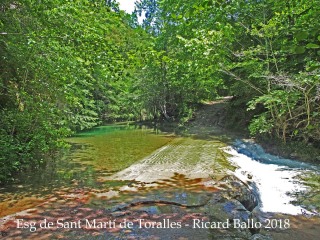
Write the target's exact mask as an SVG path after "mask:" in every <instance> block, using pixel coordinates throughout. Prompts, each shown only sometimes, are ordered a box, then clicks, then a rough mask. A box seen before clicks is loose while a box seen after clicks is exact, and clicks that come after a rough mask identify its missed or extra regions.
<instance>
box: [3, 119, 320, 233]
mask: <svg viewBox="0 0 320 240" xmlns="http://www.w3.org/2000/svg"><path fill="white" fill-rule="evenodd" d="M67 141H68V142H69V143H70V144H71V148H70V149H68V150H66V151H65V153H64V155H63V156H62V157H59V158H58V159H56V160H55V161H48V163H47V165H46V167H45V168H43V169H41V171H39V172H36V173H35V172H31V173H25V174H24V175H23V176H22V175H21V176H20V179H18V180H17V181H16V183H14V184H12V185H10V186H6V187H3V188H1V191H0V199H1V204H0V217H1V220H0V221H1V227H0V231H1V234H2V236H3V238H6V239H32V238H36V239H41V238H42V239H177V237H180V238H181V239H219V238H220V239H234V237H239V239H249V238H250V237H251V238H252V236H254V234H256V233H255V232H252V231H242V230H241V231H240V230H239V231H238V229H236V230H237V231H235V230H234V231H232V232H231V233H228V231H224V229H216V231H213V230H212V229H208V228H205V227H203V226H202V227H199V228H198V227H191V226H192V224H194V223H193V222H192V221H193V219H198V220H199V221H200V220H201V221H202V220H203V221H209V220H210V219H212V218H215V217H216V216H215V214H218V212H219V211H220V210H219V209H218V210H217V209H215V208H212V207H211V206H210V204H211V205H216V206H218V205H219V204H221V203H223V204H226V206H227V205H228V206H229V205H230V203H234V200H233V199H232V197H230V196H231V195H232V194H231V195H230V194H229V192H230V191H233V192H235V191H236V190H235V187H234V185H235V183H236V182H238V183H239V184H241V185H243V186H247V187H248V189H250V191H251V193H252V195H253V196H254V198H256V201H257V203H256V204H257V207H256V208H255V210H254V211H255V212H256V213H258V215H259V216H257V215H255V218H257V217H259V218H260V219H266V218H270V216H272V217H273V218H275V217H277V218H279V219H283V218H286V217H287V218H288V216H289V218H290V219H291V221H293V222H299V221H298V220H297V219H304V218H305V219H304V221H305V222H306V223H308V224H309V225H308V226H307V227H303V226H298V227H297V228H298V229H299V231H298V232H299V233H300V232H301V231H302V233H301V234H308V231H311V230H308V227H310V228H312V226H319V225H316V224H319V221H318V219H319V214H318V211H319V194H318V193H317V191H318V186H319V185H317V184H318V183H317V179H318V178H317V176H319V168H318V166H315V165H311V164H304V163H300V162H297V161H292V160H288V159H282V158H279V157H276V156H272V155H269V154H267V153H265V152H264V151H263V149H262V148H261V147H260V146H258V145H256V144H254V143H251V142H248V141H242V140H235V139H232V138H226V137H225V136H219V135H211V136H206V137H202V136H199V135H196V134H193V135H188V136H185V137H178V136H176V135H174V134H172V133H166V132H160V131H159V130H157V129H149V128H146V127H142V126H131V125H121V124H118V125H109V126H103V127H98V128H95V129H93V130H91V131H87V132H82V133H79V134H78V135H76V136H74V137H72V138H69V139H67ZM230 176H236V177H237V179H240V180H239V181H238V180H225V179H227V178H229V177H230ZM231 179H232V177H231ZM230 189H231V190H230ZM240 195H241V194H240ZM303 196H308V198H307V200H305V199H303ZM217 199H218V200H217ZM219 199H220V200H219ZM221 199H223V201H222V200H221ZM239 201H240V200H239ZM240 202H241V201H240ZM236 204H238V203H236ZM239 206H240V207H241V204H240V203H239ZM239 206H237V208H239ZM212 209H214V210H212ZM212 211H214V212H215V213H213V215H210V214H209V215H208V212H212ZM244 211H245V212H247V213H248V214H249V215H250V216H253V215H252V214H253V211H252V209H250V211H249V210H248V207H247V209H244ZM238 212H239V211H238V210H237V213H236V216H238V215H237V214H238ZM219 214H220V215H224V213H223V212H222V213H219ZM233 214H234V213H233ZM270 214H271V215H270ZM232 216H233V215H232ZM240 217H241V216H240ZM18 219H20V220H18ZM92 221H97V223H96V225H94V224H93V222H92ZM123 221H127V222H132V227H129V226H125V227H124V226H122V227H121V224H124V223H123ZM170 221H171V222H170ZM48 222H51V223H52V226H51V227H50V226H49V225H48ZM107 222H108V223H109V225H106V224H105V225H101V226H100V225H98V223H101V224H102V223H107ZM113 222H114V223H113ZM150 222H153V223H155V222H156V223H158V224H159V225H158V226H160V225H161V228H160V227H155V226H154V227H152V226H151V225H152V224H151V225H150ZM113 224H114V225H113ZM148 224H149V225H148ZM170 224H171V225H170ZM167 225H169V227H168V226H167ZM41 226H42V227H41ZM179 226H180V227H179ZM302 228H305V229H302ZM272 230H274V232H275V233H274V234H273V233H269V232H268V231H261V234H263V237H265V239H268V237H269V238H271V239H272V238H274V239H277V238H278V237H279V239H280V238H282V237H283V234H285V233H286V232H285V231H284V230H283V229H281V230H282V232H281V234H280V235H279V234H278V233H277V230H279V229H272ZM288 231H289V230H288ZM306 231H307V232H306ZM292 232H293V235H294V233H295V231H294V230H291V233H290V236H292ZM219 234H220V235H219ZM312 234H313V232H312V233H311V236H313V235H312ZM314 234H315V235H316V234H318V232H315V233H314ZM219 236H220V237H219ZM221 236H223V238H221ZM296 236H300V235H296ZM262 239H264V238H262ZM291 239H292V237H291ZM297 239H298V238H297Z"/></svg>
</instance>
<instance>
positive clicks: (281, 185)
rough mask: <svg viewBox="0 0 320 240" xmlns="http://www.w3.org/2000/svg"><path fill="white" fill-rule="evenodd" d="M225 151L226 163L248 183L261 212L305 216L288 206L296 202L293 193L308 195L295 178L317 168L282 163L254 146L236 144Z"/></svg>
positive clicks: (243, 143)
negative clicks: (227, 161)
mask: <svg viewBox="0 0 320 240" xmlns="http://www.w3.org/2000/svg"><path fill="white" fill-rule="evenodd" d="M225 151H226V152H227V153H229V154H230V155H231V157H230V158H229V160H230V161H231V162H232V163H233V164H234V165H236V166H238V168H237V169H236V171H235V175H236V176H237V177H238V178H239V179H241V180H242V181H245V182H247V183H249V185H250V186H251V187H252V190H253V191H255V192H256V193H255V194H256V195H257V196H259V200H260V203H259V206H260V210H261V211H264V212H274V213H285V214H292V215H298V214H301V213H302V212H308V211H307V210H305V209H304V208H303V207H301V206H297V205H294V204H292V202H293V201H295V200H296V197H295V196H296V194H297V193H303V192H305V191H308V187H307V186H305V185H304V184H303V183H302V182H301V181H300V180H299V175H301V174H303V173H307V172H317V171H318V170H319V167H318V166H315V165H311V164H308V163H303V162H299V161H294V160H290V159H283V158H280V157H278V156H274V155H271V154H268V153H265V151H264V150H263V148H262V147H261V146H259V145H258V144H254V143H250V142H244V141H240V140H237V141H236V142H235V143H234V146H232V147H227V148H225Z"/></svg>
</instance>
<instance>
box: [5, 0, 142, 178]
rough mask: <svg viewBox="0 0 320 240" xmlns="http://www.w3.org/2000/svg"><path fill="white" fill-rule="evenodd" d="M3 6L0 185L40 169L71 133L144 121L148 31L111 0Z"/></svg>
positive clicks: (25, 2)
mask: <svg viewBox="0 0 320 240" xmlns="http://www.w3.org/2000/svg"><path fill="white" fill-rule="evenodd" d="M0 9H1V11H2V13H1V16H0V23H1V24H0V32H1V35H0V46H1V47H0V57H1V61H0V68H1V73H0V100H1V101H0V111H1V120H0V121H1V122H0V123H1V124H0V125H1V128H2V129H1V132H0V139H1V143H2V144H1V151H0V152H1V153H0V175H1V179H0V182H3V181H5V180H7V179H9V178H12V176H13V174H14V173H15V172H17V171H20V170H22V169H24V168H25V167H28V166H32V167H35V168H38V167H39V166H40V165H42V163H43V161H44V160H43V159H44V156H46V155H48V154H52V152H53V151H54V150H55V149H57V147H60V146H61V144H60V139H62V138H63V137H65V136H67V135H70V133H71V130H72V131H77V130H82V129H86V128H91V127H93V126H95V125H97V124H99V123H101V122H103V121H112V120H117V119H124V120H128V119H137V118H139V116H140V109H139V107H140V105H139V104H136V103H135V101H134V99H133V98H134V97H135V95H136V94H137V93H136V92H137V90H136V86H135V82H136V69H137V68H139V67H140V55H141V53H142V52H143V51H144V40H143V36H145V35H146V34H145V33H144V32H142V31H141V30H140V29H139V28H137V29H133V28H131V27H130V26H129V23H128V16H127V15H125V13H123V12H120V11H119V9H118V7H117V4H116V3H115V2H114V1H108V2H107V4H106V2H105V1H93V2H92V1H86V0H81V1H76V2H74V1H71V2H70V1H62V0H46V1H45V2H42V4H39V2H38V1H34V0H20V1H15V2H14V3H12V1H3V2H1V4H0Z"/></svg>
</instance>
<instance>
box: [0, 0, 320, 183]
mask: <svg viewBox="0 0 320 240" xmlns="http://www.w3.org/2000/svg"><path fill="white" fill-rule="evenodd" d="M0 12H1V14H0V115H1V116H0V126H1V128H0V183H3V182H6V181H10V180H11V179H12V178H13V176H14V174H16V173H17V172H19V171H22V170H24V169H25V168H29V167H33V168H39V167H40V166H41V165H42V164H44V162H45V161H46V159H47V158H48V156H51V155H53V154H54V153H55V152H56V151H57V150H58V149H60V148H61V147H63V146H64V144H65V143H64V142H63V139H64V138H65V137H67V136H70V135H71V134H73V133H74V132H76V131H80V130H84V129H89V128H92V127H94V126H96V125H101V124H104V123H107V122H115V121H138V120H155V119H157V120H163V121H174V122H178V123H179V124H180V125H183V124H184V123H186V122H187V121H188V120H189V119H190V118H192V116H193V112H194V111H195V109H196V108H197V106H198V105H199V104H200V103H202V102H203V101H207V100H212V99H217V98H219V97H223V96H233V100H232V101H231V103H230V112H231V118H232V119H233V121H234V123H235V125H237V124H239V126H245V127H248V129H249V131H250V133H251V134H252V136H264V137H268V138H273V139H279V140H281V141H282V142H284V143H286V142H292V141H299V142H304V143H305V144H312V145H313V146H315V147H318V148H319V147H320V22H319V13H320V1H319V0H301V1H297V0H292V1H276V0H228V1H220V0H192V1H174V0H162V1H158V0H141V1H140V2H137V3H136V10H135V11H134V12H133V13H132V14H131V15H130V14H127V13H125V12H123V11H120V10H119V7H118V4H117V2H116V1H112V0H111V1H110V0H108V1H99V0H96V1H95V0H78V1H62V0H15V1H13V0H2V1H1V3H0ZM138 16H143V17H144V20H143V23H141V24H140V23H139V22H138Z"/></svg>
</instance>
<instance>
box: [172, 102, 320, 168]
mask: <svg viewBox="0 0 320 240" xmlns="http://www.w3.org/2000/svg"><path fill="white" fill-rule="evenodd" d="M231 100H232V99H231V98H230V97H226V98H223V99H221V100H217V101H210V102H206V103H204V104H202V105H201V106H200V107H199V109H198V110H197V111H196V112H195V114H194V118H193V119H191V120H190V121H189V122H188V123H187V124H186V125H185V129H186V132H188V133H190V134H200V135H201V134H202V135H206V136H209V135H210V134H211V135H213V134H217V133H223V134H227V135H228V136H231V137H233V138H251V137H250V133H249V131H248V128H247V127H248V124H249V119H250V117H252V116H250V114H249V113H247V112H243V111H241V109H236V110H235V109H234V108H233V107H232V106H231V105H232V104H231V102H230V101H231ZM235 111H237V114H235ZM238 112H239V113H238ZM246 113H247V116H246ZM236 115H239V116H240V117H239V116H236ZM240 119H241V120H240ZM171 128H172V127H171ZM252 139H253V140H254V141H255V142H256V143H257V144H260V145H261V146H262V147H263V148H264V149H265V151H266V152H268V153H270V154H273V155H277V156H280V157H282V158H287V159H293V160H299V161H303V162H309V163H314V164H320V149H319V148H316V147H314V146H312V144H305V143H303V142H297V141H287V143H283V142H281V141H280V140H279V139H271V138H268V137H266V136H265V137H256V138H252Z"/></svg>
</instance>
